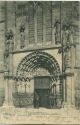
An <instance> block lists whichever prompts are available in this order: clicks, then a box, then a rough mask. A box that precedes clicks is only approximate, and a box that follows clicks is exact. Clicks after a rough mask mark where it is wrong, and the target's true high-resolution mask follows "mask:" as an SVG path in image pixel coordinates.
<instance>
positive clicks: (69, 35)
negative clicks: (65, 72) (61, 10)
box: [62, 25, 73, 68]
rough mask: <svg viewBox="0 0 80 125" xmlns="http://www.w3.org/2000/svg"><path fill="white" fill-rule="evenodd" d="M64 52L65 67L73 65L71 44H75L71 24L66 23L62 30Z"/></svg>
mask: <svg viewBox="0 0 80 125" xmlns="http://www.w3.org/2000/svg"><path fill="white" fill-rule="evenodd" d="M62 41H63V52H64V58H65V59H64V60H65V62H66V63H65V68H66V67H70V66H71V60H70V56H71V52H70V49H71V45H72V44H73V32H72V26H71V25H64V26H63V31H62Z"/></svg>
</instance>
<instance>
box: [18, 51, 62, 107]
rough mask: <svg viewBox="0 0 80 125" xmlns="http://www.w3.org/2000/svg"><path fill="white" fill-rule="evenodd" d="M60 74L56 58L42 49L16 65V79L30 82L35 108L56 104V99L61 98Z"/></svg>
mask: <svg viewBox="0 0 80 125" xmlns="http://www.w3.org/2000/svg"><path fill="white" fill-rule="evenodd" d="M60 75H61V72H60V67H59V64H58V62H57V61H56V59H55V58H54V57H53V56H51V55H50V54H48V53H46V52H42V51H35V52H33V53H30V54H29V55H27V56H26V57H25V58H24V59H23V60H22V61H21V62H20V64H19V65H18V67H17V72H16V76H17V80H18V81H19V80H20V81H24V82H28V84H29V85H30V84H31V87H32V88H31V90H33V91H32V93H31V92H30V94H33V96H32V105H33V106H34V107H35V108H36V107H38V108H39V107H46V108H51V107H55V106H57V104H58V101H57V100H61V99H62V89H61V88H62V87H61V86H62V85H61V83H60ZM31 81H33V82H32V83H31ZM19 83H20V82H19ZM18 86H19V85H18ZM27 89H28V88H27ZM27 89H25V90H27Z"/></svg>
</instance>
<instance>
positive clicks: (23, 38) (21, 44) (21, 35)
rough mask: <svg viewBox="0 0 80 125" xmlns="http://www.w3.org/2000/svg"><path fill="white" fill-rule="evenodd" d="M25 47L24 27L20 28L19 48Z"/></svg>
mask: <svg viewBox="0 0 80 125" xmlns="http://www.w3.org/2000/svg"><path fill="white" fill-rule="evenodd" d="M24 46H25V26H24V25H21V26H20V48H21V49H22V48H24Z"/></svg>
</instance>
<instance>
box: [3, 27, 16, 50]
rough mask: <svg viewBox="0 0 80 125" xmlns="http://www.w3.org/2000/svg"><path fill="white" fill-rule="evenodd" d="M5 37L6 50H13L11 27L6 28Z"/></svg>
mask: <svg viewBox="0 0 80 125" xmlns="http://www.w3.org/2000/svg"><path fill="white" fill-rule="evenodd" d="M5 37H6V51H7V52H8V51H9V50H13V48H14V41H13V38H14V35H13V31H12V30H11V29H10V30H7V32H6V35H5Z"/></svg>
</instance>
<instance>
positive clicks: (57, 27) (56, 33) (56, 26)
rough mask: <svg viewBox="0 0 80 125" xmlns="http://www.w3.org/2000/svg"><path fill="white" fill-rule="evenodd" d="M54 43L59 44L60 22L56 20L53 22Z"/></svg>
mask: <svg viewBox="0 0 80 125" xmlns="http://www.w3.org/2000/svg"><path fill="white" fill-rule="evenodd" d="M54 37H55V38H54V39H55V44H60V22H59V21H58V20H57V21H56V22H55V24H54Z"/></svg>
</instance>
